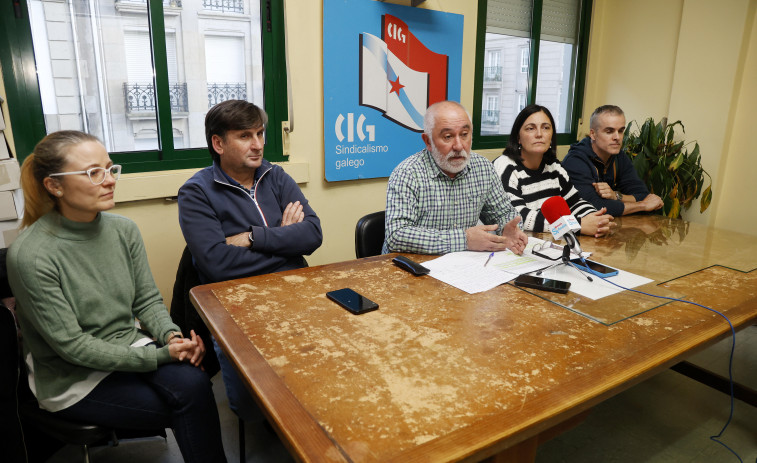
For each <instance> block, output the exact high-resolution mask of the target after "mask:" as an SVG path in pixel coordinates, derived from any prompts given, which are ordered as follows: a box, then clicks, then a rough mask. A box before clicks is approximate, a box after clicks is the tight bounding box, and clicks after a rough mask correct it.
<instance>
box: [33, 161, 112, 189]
mask: <svg viewBox="0 0 757 463" xmlns="http://www.w3.org/2000/svg"><path fill="white" fill-rule="evenodd" d="M108 173H110V175H112V176H113V180H118V177H120V176H121V165H120V164H113V165H112V166H110V167H108V168H107V169H106V168H105V167H92V168H89V169H87V170H77V171H76V172H59V173H57V174H50V175H48V177H58V176H61V175H77V174H87V177H89V181H90V182H92V185H100V184H102V182H104V181H105V176H106V175H107V174H108Z"/></svg>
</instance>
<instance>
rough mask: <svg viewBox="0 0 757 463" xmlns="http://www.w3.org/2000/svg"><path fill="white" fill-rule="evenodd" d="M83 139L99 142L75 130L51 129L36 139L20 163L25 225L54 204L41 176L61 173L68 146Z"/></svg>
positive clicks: (34, 220) (53, 199) (55, 203)
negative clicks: (36, 141)
mask: <svg viewBox="0 0 757 463" xmlns="http://www.w3.org/2000/svg"><path fill="white" fill-rule="evenodd" d="M87 141H95V142H98V143H99V142H100V140H98V139H97V137H95V136H94V135H90V134H87V133H84V132H79V131H76V130H61V131H59V132H53V133H51V134H49V135H48V136H46V137H45V138H43V139H42V140H40V142H39V143H37V146H35V147H34V152H33V153H32V154H30V155H29V156H28V157H27V158H26V159H25V160H24V164H23V165H22V166H21V188H23V190H24V218H23V220H22V221H21V226H22V227H28V226H29V225H31V224H33V223H34V222H36V221H37V219H39V218H40V217H42V216H43V215H45V214H47V213H48V212H49V211H50V210H51V209H53V208H55V207H57V204H58V203H57V201H58V199H57V198H56V197H54V196H52V195H51V194H50V193H49V192H48V191H47V189H46V188H45V184H44V181H45V178H46V177H48V176H49V175H50V174H54V173H57V172H62V171H63V167H64V166H65V164H66V156H67V154H68V151H69V149H71V148H72V147H74V146H76V145H78V144H80V143H84V142H87Z"/></svg>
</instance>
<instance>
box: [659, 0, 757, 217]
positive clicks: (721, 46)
mask: <svg viewBox="0 0 757 463" xmlns="http://www.w3.org/2000/svg"><path fill="white" fill-rule="evenodd" d="M749 3H750V2H749V1H748V0H729V1H727V2H711V1H708V0H686V2H685V3H684V8H683V14H682V19H681V35H680V37H679V40H678V53H677V56H676V67H675V74H674V77H673V92H672V94H671V97H670V119H671V120H678V119H680V120H682V121H683V123H684V124H685V125H686V139H687V140H697V141H698V142H699V146H700V149H701V153H702V165H703V166H704V168H705V169H706V170H707V172H709V174H710V175H711V176H712V178H713V180H714V181H715V182H719V175H720V165H721V161H722V160H724V159H725V157H726V156H727V153H726V152H725V149H726V144H727V142H728V140H727V139H726V137H727V135H728V134H729V133H730V128H729V120H730V119H731V118H732V117H733V111H734V110H735V104H734V101H735V100H734V97H735V96H736V95H737V93H738V89H737V88H735V86H736V83H737V80H738V79H739V77H740V75H741V70H742V68H743V63H739V58H740V56H741V51H742V47H743V46H744V43H743V41H744V32H745V30H746V29H747V27H746V26H747V24H751V23H748V22H747V20H746V17H747V13H748V6H749ZM755 162H757V161H752V162H751V166H752V169H753V171H754V166H755ZM742 167H747V166H742ZM733 186H734V187H735V185H733ZM721 187H722V188H731V187H732V186H731V185H726V184H725V183H723V182H720V183H719V184H716V188H718V189H719V188H721ZM723 193H725V191H724V192H723ZM721 197H722V194H721ZM720 201H721V198H720V197H718V196H715V197H714V198H713V205H712V206H711V207H710V209H708V210H707V211H705V213H704V214H700V213H699V208H698V200H697V201H696V203H695V204H694V205H693V206H692V207H691V209H689V211H687V212H686V213H685V214H684V217H685V218H686V219H688V220H692V221H695V222H700V223H708V222H710V220H711V217H714V214H713V211H714V210H715V209H716V208H717V207H718V205H719V204H720Z"/></svg>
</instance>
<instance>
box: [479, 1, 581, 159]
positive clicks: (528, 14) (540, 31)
mask: <svg viewBox="0 0 757 463" xmlns="http://www.w3.org/2000/svg"><path fill="white" fill-rule="evenodd" d="M478 5H479V11H478V18H479V21H478V30H477V39H476V77H475V84H474V85H475V87H474V98H473V99H474V108H475V110H474V111H473V125H474V134H475V137H474V139H473V147H474V148H475V149H486V148H502V147H503V146H504V145H505V144H506V143H507V139H508V134H509V133H510V130H511V128H512V124H513V121H514V120H515V117H516V116H517V115H518V113H519V112H520V111H521V110H522V109H523V108H524V107H525V106H526V105H527V104H530V103H538V104H540V105H543V106H546V107H547V108H549V110H550V112H551V113H552V116H553V117H554V118H555V126H556V131H557V142H558V143H559V144H568V143H572V142H573V141H575V139H576V128H577V125H578V116H579V114H580V111H581V102H582V99H583V86H584V75H585V70H586V53H587V48H588V35H589V23H590V17H591V0H481V1H479V3H478ZM493 49H497V50H500V51H501V53H502V61H501V62H500V66H501V69H502V71H501V76H502V77H501V79H500V80H499V81H498V82H496V83H495V82H492V81H491V79H490V78H489V74H488V67H489V65H488V61H487V60H488V59H489V58H488V56H489V53H490V50H493ZM493 92H496V95H497V96H498V97H499V111H498V119H499V124H498V127H496V131H493V129H495V127H492V125H491V123H490V122H488V121H490V120H491V114H490V109H489V106H488V105H489V103H488V101H489V99H490V98H491V96H492V94H493Z"/></svg>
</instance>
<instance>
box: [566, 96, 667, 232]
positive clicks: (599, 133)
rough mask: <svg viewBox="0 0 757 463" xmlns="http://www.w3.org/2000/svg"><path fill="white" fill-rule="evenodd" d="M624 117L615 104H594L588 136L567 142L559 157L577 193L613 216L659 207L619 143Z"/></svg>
mask: <svg viewBox="0 0 757 463" xmlns="http://www.w3.org/2000/svg"><path fill="white" fill-rule="evenodd" d="M625 130H626V117H625V115H624V114H623V110H622V109H620V108H619V107H617V106H613V105H605V106H600V107H599V108H597V109H596V110H595V111H594V113H593V114H592V115H591V119H590V122H589V136H588V137H586V138H584V139H583V140H581V141H580V142H578V143H574V144H573V145H571V147H570V150H569V151H568V154H567V155H566V156H565V159H563V161H562V166H563V168H564V169H565V170H566V171H568V175H569V176H570V181H571V182H572V183H573V186H575V187H576V189H577V190H578V192H579V193H580V195H581V197H582V198H583V199H585V200H586V201H589V202H590V203H591V204H592V205H593V206H594V207H596V208H597V209H601V208H603V207H606V208H607V213H608V214H610V215H611V216H613V217H620V216H621V215H626V214H633V213H634V212H639V211H654V210H656V209H659V208H661V207H662V199H660V197H659V196H657V195H655V194H651V193H649V190H648V189H647V186H646V185H644V182H642V181H641V179H640V178H639V176H638V175H637V174H636V170H635V169H634V167H633V163H632V162H631V159H630V158H629V157H628V155H626V153H625V152H621V150H620V148H621V147H622V146H623V133H624V132H625Z"/></svg>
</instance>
